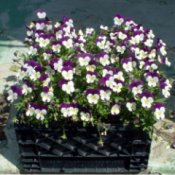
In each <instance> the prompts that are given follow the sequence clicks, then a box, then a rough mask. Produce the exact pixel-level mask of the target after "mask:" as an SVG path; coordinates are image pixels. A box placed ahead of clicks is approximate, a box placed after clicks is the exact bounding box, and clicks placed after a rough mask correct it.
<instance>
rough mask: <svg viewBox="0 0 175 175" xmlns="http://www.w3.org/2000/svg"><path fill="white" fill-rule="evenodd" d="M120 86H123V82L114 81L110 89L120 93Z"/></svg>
mask: <svg viewBox="0 0 175 175" xmlns="http://www.w3.org/2000/svg"><path fill="white" fill-rule="evenodd" d="M122 87H123V84H122V83H120V82H118V83H116V84H115V85H114V86H113V87H112V88H111V89H112V90H113V91H114V92H117V93H120V92H121V90H122Z"/></svg>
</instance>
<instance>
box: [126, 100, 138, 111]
mask: <svg viewBox="0 0 175 175" xmlns="http://www.w3.org/2000/svg"><path fill="white" fill-rule="evenodd" d="M126 107H127V109H128V110H129V111H131V112H132V111H135V110H136V103H135V102H127V103H126Z"/></svg>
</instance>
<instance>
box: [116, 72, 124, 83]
mask: <svg viewBox="0 0 175 175" xmlns="http://www.w3.org/2000/svg"><path fill="white" fill-rule="evenodd" d="M114 78H115V79H117V80H120V81H125V78H124V76H123V72H121V71H119V72H117V73H116V74H114Z"/></svg>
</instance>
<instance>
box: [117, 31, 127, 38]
mask: <svg viewBox="0 0 175 175" xmlns="http://www.w3.org/2000/svg"><path fill="white" fill-rule="evenodd" d="M118 38H119V39H120V40H124V39H126V38H127V35H126V34H125V33H123V32H119V33H118Z"/></svg>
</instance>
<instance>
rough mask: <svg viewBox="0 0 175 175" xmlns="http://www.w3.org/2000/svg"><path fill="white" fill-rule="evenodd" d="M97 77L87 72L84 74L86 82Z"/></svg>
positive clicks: (92, 81) (92, 80) (91, 81)
mask: <svg viewBox="0 0 175 175" xmlns="http://www.w3.org/2000/svg"><path fill="white" fill-rule="evenodd" d="M96 79H97V77H96V75H91V74H87V75H86V82H87V83H94V81H95V80H96Z"/></svg>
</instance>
